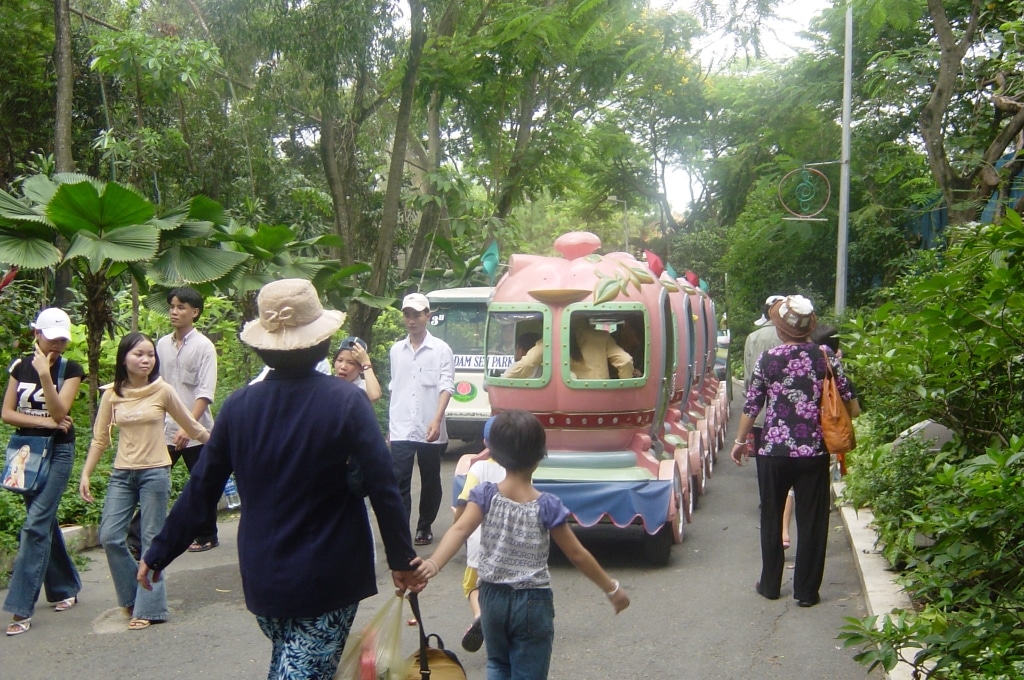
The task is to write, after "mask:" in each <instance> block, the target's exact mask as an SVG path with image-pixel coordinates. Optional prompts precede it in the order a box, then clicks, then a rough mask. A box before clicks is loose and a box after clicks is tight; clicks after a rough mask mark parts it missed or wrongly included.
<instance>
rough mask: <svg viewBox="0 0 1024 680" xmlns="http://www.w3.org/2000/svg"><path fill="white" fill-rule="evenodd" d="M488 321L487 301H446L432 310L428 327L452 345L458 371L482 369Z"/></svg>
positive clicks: (431, 331)
mask: <svg viewBox="0 0 1024 680" xmlns="http://www.w3.org/2000/svg"><path fill="white" fill-rule="evenodd" d="M486 323H487V303H486V302H445V303H438V304H437V309H434V310H431V314H430V329H429V330H430V333H431V334H432V335H434V336H436V337H438V338H440V339H442V340H444V341H445V342H446V343H448V346H449V347H451V348H452V354H454V355H455V370H462V369H479V370H481V371H482V370H483V367H484V328H485V325H486Z"/></svg>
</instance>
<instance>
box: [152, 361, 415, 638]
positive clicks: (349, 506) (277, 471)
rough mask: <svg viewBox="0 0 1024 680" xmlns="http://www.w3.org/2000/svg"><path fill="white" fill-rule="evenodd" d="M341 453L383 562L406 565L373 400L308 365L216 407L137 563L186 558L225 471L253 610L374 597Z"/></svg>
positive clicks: (407, 547) (156, 564) (273, 613)
mask: <svg viewBox="0 0 1024 680" xmlns="http://www.w3.org/2000/svg"><path fill="white" fill-rule="evenodd" d="M349 457H351V458H353V459H355V460H356V461H358V463H359V466H360V468H361V469H362V472H363V476H364V478H365V481H364V488H365V489H366V492H367V494H368V496H369V499H370V502H371V504H372V505H373V510H374V513H375V514H376V516H377V522H378V525H379V527H380V530H381V535H382V538H383V541H384V548H385V551H386V553H387V559H388V565H389V567H390V568H391V569H393V570H403V569H408V568H409V561H410V560H411V559H412V558H414V557H415V556H416V553H415V552H414V550H413V547H412V540H411V538H410V535H409V524H408V519H407V517H406V515H405V507H404V505H403V504H402V498H401V496H400V495H399V491H398V486H397V483H396V481H395V476H394V473H393V471H392V463H391V454H390V452H389V451H388V449H387V445H386V444H385V442H384V438H383V437H382V436H381V434H380V430H379V428H378V426H377V419H376V416H375V414H374V412H373V408H372V406H371V405H370V401H369V399H367V398H366V394H365V393H364V392H362V391H361V390H360V389H359V388H357V387H355V386H354V385H352V384H351V383H349V382H347V381H344V380H340V379H338V378H335V377H331V376H328V375H324V374H322V373H318V372H317V371H315V370H314V369H313V368H310V369H309V370H303V371H285V370H275V371H271V372H270V374H269V375H268V376H267V379H266V380H264V381H263V382H259V383H256V384H255V385H250V386H248V387H243V388H242V389H240V390H238V391H237V392H235V393H233V394H232V395H231V396H230V397H228V398H227V400H225V402H224V405H223V407H221V409H220V412H219V413H218V414H217V422H216V424H215V425H214V427H213V430H212V433H211V436H210V441H209V442H208V443H207V444H206V445H205V446H204V447H203V452H202V454H201V456H200V459H199V464H198V465H196V466H195V468H194V469H193V470H192V475H191V478H190V479H189V483H188V484H187V485H186V486H185V490H184V491H183V492H182V494H181V496H180V497H179V498H178V500H177V502H176V503H175V504H174V507H173V508H172V509H171V512H170V514H169V515H168V517H167V522H166V524H165V525H164V528H163V530H162V531H161V532H160V534H159V535H158V536H157V537H156V539H154V541H153V543H152V545H151V547H150V548H149V550H148V551H147V552H146V555H145V560H146V563H147V564H149V566H150V568H151V569H154V570H162V569H164V568H166V567H167V565H168V564H169V563H170V562H171V560H173V559H174V558H175V557H177V556H178V555H180V554H181V553H183V552H184V551H185V549H186V548H187V547H188V545H189V543H191V541H192V539H193V537H194V536H195V533H196V531H197V530H198V529H199V527H201V526H204V524H205V522H206V521H207V520H208V519H209V518H210V516H211V514H213V513H216V507H217V502H218V501H219V499H220V496H221V492H222V491H223V489H224V483H225V482H226V481H227V478H228V475H230V474H231V473H232V472H234V474H235V480H236V482H237V485H238V493H239V495H240V496H241V499H242V511H241V519H240V521H239V525H238V558H239V568H240V570H241V573H242V587H243V590H244V592H245V603H246V606H247V607H248V608H249V610H250V611H251V612H253V613H254V614H256V615H259V616H268V617H281V618H301V617H312V616H319V615H321V614H324V613H326V612H329V611H334V610H336V609H340V608H341V607H345V606H348V605H351V604H355V603H356V602H359V601H360V600H362V599H364V598H367V597H370V596H371V595H374V594H376V592H377V583H376V577H375V575H374V568H373V545H372V542H373V538H372V535H371V533H370V525H369V519H368V518H367V513H366V506H365V504H364V503H363V500H362V499H361V498H359V497H358V496H356V495H354V494H352V493H351V492H350V491H349V488H348V485H347V483H346V463H347V460H348V459H349Z"/></svg>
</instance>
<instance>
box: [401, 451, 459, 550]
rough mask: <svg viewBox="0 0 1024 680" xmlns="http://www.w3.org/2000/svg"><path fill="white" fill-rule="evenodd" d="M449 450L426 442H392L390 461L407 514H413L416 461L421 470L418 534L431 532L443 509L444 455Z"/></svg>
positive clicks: (417, 521)
mask: <svg viewBox="0 0 1024 680" xmlns="http://www.w3.org/2000/svg"><path fill="white" fill-rule="evenodd" d="M446 448H448V443H447V442H445V443H443V444H427V443H426V442H413V441H393V442H391V459H392V462H393V466H394V470H395V477H396V478H397V479H398V490H399V491H400V492H401V494H402V502H403V503H405V514H406V516H407V517H409V516H411V515H412V466H413V463H414V462H416V463H418V464H419V468H420V509H419V512H420V516H419V517H418V518H417V520H416V532H417V533H427V534H429V533H430V525H431V524H433V523H434V520H435V519H437V511H438V509H439V508H440V507H441V496H442V493H443V492H442V490H441V454H442V453H444V450H445V449H446Z"/></svg>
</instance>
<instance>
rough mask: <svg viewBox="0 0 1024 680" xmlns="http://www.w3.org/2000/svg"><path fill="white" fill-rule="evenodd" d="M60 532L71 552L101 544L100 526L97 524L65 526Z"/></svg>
mask: <svg viewBox="0 0 1024 680" xmlns="http://www.w3.org/2000/svg"><path fill="white" fill-rule="evenodd" d="M60 533H61V534H63V536H64V545H65V546H67V549H68V551H69V552H72V551H73V552H82V551H83V550H88V549H89V548H95V547H96V546H98V545H99V544H100V527H99V525H97V524H89V525H86V526H81V525H78V524H72V525H69V526H63V527H61V528H60Z"/></svg>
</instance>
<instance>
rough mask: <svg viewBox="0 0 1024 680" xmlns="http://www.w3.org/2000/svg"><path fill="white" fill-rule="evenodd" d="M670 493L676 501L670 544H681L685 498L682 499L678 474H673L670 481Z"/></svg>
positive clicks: (684, 529) (684, 528)
mask: <svg viewBox="0 0 1024 680" xmlns="http://www.w3.org/2000/svg"><path fill="white" fill-rule="evenodd" d="M672 493H673V494H674V495H675V501H676V516H675V519H673V520H672V542H673V543H682V542H683V534H684V532H685V531H686V520H687V517H686V509H685V508H684V507H683V503H684V502H685V498H684V497H683V485H682V480H681V479H680V477H679V473H678V472H677V473H676V474H675V477H674V479H673V480H672Z"/></svg>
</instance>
